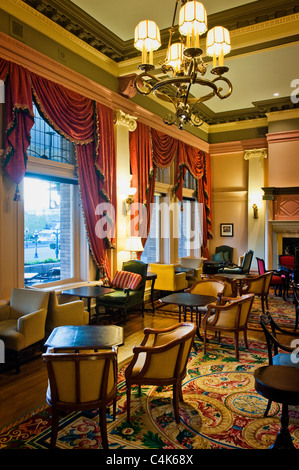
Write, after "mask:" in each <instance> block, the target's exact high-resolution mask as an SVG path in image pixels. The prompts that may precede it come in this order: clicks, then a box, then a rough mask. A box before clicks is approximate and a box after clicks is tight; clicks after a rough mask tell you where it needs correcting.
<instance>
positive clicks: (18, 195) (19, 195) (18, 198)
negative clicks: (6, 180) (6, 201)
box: [13, 185, 21, 201]
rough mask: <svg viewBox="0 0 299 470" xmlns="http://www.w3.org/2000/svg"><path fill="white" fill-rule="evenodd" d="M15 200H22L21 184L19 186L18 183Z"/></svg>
mask: <svg viewBox="0 0 299 470" xmlns="http://www.w3.org/2000/svg"><path fill="white" fill-rule="evenodd" d="M13 200H14V201H21V194H20V191H19V186H18V185H17V187H16V191H15V195H14V198H13Z"/></svg>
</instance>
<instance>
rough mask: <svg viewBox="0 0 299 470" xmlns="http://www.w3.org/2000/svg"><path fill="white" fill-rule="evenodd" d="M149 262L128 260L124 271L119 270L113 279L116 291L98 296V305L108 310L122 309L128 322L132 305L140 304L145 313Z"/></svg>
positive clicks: (113, 286)
mask: <svg viewBox="0 0 299 470" xmlns="http://www.w3.org/2000/svg"><path fill="white" fill-rule="evenodd" d="M146 274H147V264H146V263H143V262H142V261H139V260H130V261H126V262H124V263H123V265H122V271H118V272H117V273H116V274H115V277H114V279H113V280H112V283H111V286H110V287H112V288H113V289H114V291H113V292H111V293H109V294H105V295H101V296H100V297H98V298H97V300H96V302H97V307H98V308H99V307H104V308H105V310H106V312H107V311H108V310H111V309H112V310H113V309H116V310H120V311H121V313H122V316H123V321H124V323H126V319H127V312H128V310H129V309H130V308H131V307H134V306H138V305H139V306H140V308H141V314H142V316H143V315H144V289H145V283H146Z"/></svg>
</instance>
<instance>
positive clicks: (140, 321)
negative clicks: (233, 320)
mask: <svg viewBox="0 0 299 470" xmlns="http://www.w3.org/2000/svg"><path fill="white" fill-rule="evenodd" d="M177 322H178V320H177V318H169V317H162V316H157V315H152V314H151V313H146V314H145V316H144V318H142V317H141V315H138V314H131V315H128V320H127V324H126V325H125V327H124V333H125V344H124V346H121V347H120V348H119V350H118V357H119V362H122V361H124V360H125V359H127V358H129V357H130V356H131V355H132V349H133V346H134V345H138V344H140V342H141V339H142V338H143V330H144V328H146V327H155V328H166V327H168V326H171V325H174V324H176V323H177ZM250 339H251V340H260V341H264V335H263V333H262V331H253V330H249V331H248V340H249V341H250ZM287 344H289V343H287ZM47 381H48V376H47V370H46V366H45V364H44V362H43V360H42V359H41V357H38V358H37V359H35V360H32V361H30V362H27V363H25V364H23V365H21V372H20V374H18V375H16V373H15V370H14V369H13V368H12V369H10V370H7V371H2V372H1V369H0V428H2V427H4V426H5V425H7V424H9V423H10V422H12V421H15V420H17V419H19V418H21V417H22V416H26V415H27V414H28V413H30V412H32V411H33V410H35V409H36V408H39V407H41V406H43V405H44V404H45V402H46V400H45V396H46V389H47Z"/></svg>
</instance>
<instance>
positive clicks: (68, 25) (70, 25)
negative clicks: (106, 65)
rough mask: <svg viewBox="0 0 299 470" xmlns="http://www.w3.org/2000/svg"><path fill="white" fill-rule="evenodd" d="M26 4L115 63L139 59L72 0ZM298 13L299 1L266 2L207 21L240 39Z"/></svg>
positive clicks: (128, 45) (27, 0)
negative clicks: (240, 35) (240, 36)
mask: <svg viewBox="0 0 299 470" xmlns="http://www.w3.org/2000/svg"><path fill="white" fill-rule="evenodd" d="M24 3H26V4H27V5H30V7H32V8H34V9H35V10H36V11H38V12H40V13H41V14H42V15H44V16H45V17H47V18H49V19H50V20H51V21H53V22H54V23H56V24H58V25H59V26H61V27H62V28H64V29H66V30H67V31H69V32H70V33H72V34H73V35H74V36H75V37H77V38H79V39H81V40H82V41H84V42H86V43H87V44H89V45H90V46H91V47H93V48H94V49H96V50H98V51H100V52H101V53H102V54H104V55H106V56H107V57H109V58H111V59H112V60H114V61H116V62H122V61H126V60H128V59H132V58H134V57H137V56H139V53H138V51H136V49H134V46H133V38H132V39H131V40H129V41H123V40H122V39H120V38H119V37H117V36H116V35H115V34H113V33H112V32H111V31H109V30H108V29H107V28H106V27H105V26H104V25H102V24H100V23H98V22H97V21H96V20H95V19H94V18H92V17H91V16H90V15H88V14H87V13H85V12H84V11H83V10H81V9H80V8H79V7H77V6H76V5H75V4H74V3H73V2H71V1H70V0H24ZM297 11H298V2H297V1H296V0H291V1H284V2H282V1H281V0H264V1H263V2H252V3H250V4H247V5H244V6H241V7H236V8H231V9H229V10H227V11H223V12H220V13H216V14H213V15H209V17H208V21H209V27H210V28H212V27H213V26H215V25H217V24H221V25H223V26H225V27H227V28H228V29H229V30H230V31H231V34H232V37H234V36H236V35H239V31H238V32H237V31H235V30H239V29H240V28H242V31H243V34H248V33H250V32H254V31H257V28H258V29H262V28H264V27H265V26H264V25H265V22H268V21H272V22H274V23H275V25H276V26H277V25H279V24H281V23H282V22H285V21H288V20H287V17H289V16H290V15H294V14H296V13H297ZM170 20H171V18H170ZM275 25H274V26H275ZM168 35H169V29H168V28H167V29H164V30H162V31H161V41H162V48H166V47H167V43H168ZM174 40H175V37H174Z"/></svg>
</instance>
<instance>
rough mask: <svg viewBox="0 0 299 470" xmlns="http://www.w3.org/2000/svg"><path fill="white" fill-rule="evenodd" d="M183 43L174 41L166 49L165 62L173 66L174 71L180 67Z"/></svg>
mask: <svg viewBox="0 0 299 470" xmlns="http://www.w3.org/2000/svg"><path fill="white" fill-rule="evenodd" d="M183 52H184V44H182V43H180V42H175V43H174V44H171V46H170V48H169V49H168V51H167V58H166V64H167V65H169V66H170V67H173V69H174V70H175V71H178V70H179V69H180V68H181V65H182V60H183Z"/></svg>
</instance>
